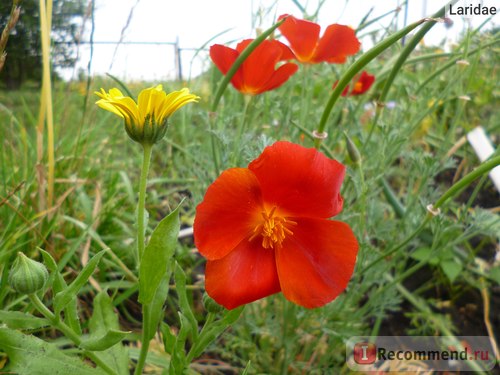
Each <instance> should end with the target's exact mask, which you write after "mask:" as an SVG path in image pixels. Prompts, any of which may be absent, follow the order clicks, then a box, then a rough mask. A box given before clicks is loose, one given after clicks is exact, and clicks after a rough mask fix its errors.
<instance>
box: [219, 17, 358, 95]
mask: <svg viewBox="0 0 500 375" xmlns="http://www.w3.org/2000/svg"><path fill="white" fill-rule="evenodd" d="M285 17H286V20H285V21H284V22H283V24H281V26H280V27H279V30H280V31H281V33H282V34H283V36H284V37H285V38H286V39H287V40H288V43H289V44H290V48H289V47H287V46H286V45H284V44H283V43H281V42H279V41H277V40H265V41H263V42H262V43H261V44H260V45H259V46H258V47H257V48H256V49H255V50H254V51H253V52H252V53H251V54H250V56H249V57H248V58H247V59H246V60H245V61H244V62H243V64H242V65H241V66H240V68H239V69H238V71H237V72H236V74H235V75H234V76H233V77H232V79H231V83H232V85H233V86H234V87H235V88H236V89H237V90H238V91H240V92H242V93H244V94H250V95H257V94H261V93H263V92H265V91H269V90H273V89H275V88H277V87H279V86H281V85H282V84H284V83H285V82H286V81H287V80H288V79H289V78H290V77H291V76H292V75H293V74H294V73H295V72H296V71H297V69H298V66H297V65H296V64H294V63H290V62H285V61H289V60H293V59H295V60H297V61H299V62H301V63H307V64H315V63H320V62H327V63H344V62H345V61H346V59H347V57H348V56H351V55H354V54H355V53H357V52H358V51H359V48H360V43H359V40H358V39H357V38H356V35H355V32H354V30H353V29H351V28H350V27H348V26H344V25H338V24H333V25H330V26H328V27H327V28H326V30H325V32H324V34H323V36H322V37H320V31H321V27H320V26H319V25H318V24H316V23H314V22H310V21H306V20H301V19H297V18H295V17H293V16H290V15H287V14H284V15H282V16H280V17H279V20H282V19H283V18H285ZM252 41H253V39H246V40H244V41H242V42H241V43H239V44H238V45H237V46H236V49H232V48H229V47H226V46H223V45H220V44H215V45H213V46H211V47H210V57H211V59H212V61H213V62H214V63H215V65H216V66H217V68H218V69H219V70H220V71H221V72H222V74H227V72H228V71H229V69H230V68H231V66H232V65H233V63H234V62H235V61H236V59H237V58H238V57H239V55H240V54H241V52H242V51H243V50H244V49H245V48H246V47H247V46H248V45H249V44H250V43H251V42H252ZM279 64H281V65H279Z"/></svg>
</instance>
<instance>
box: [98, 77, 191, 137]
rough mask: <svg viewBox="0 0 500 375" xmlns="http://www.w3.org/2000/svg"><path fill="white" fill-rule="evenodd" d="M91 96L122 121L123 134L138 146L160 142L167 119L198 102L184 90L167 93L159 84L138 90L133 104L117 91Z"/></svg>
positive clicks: (115, 89)
mask: <svg viewBox="0 0 500 375" xmlns="http://www.w3.org/2000/svg"><path fill="white" fill-rule="evenodd" d="M95 94H96V95H97V96H99V97H100V98H101V99H100V100H98V101H97V102H96V104H97V105H98V106H99V107H101V108H103V109H105V110H107V111H110V112H112V113H114V114H115V115H117V116H120V117H121V118H123V119H124V120H125V130H126V131H127V134H128V135H129V136H130V138H132V139H133V140H134V141H136V142H139V143H142V144H144V143H147V144H153V143H156V142H158V141H159V140H161V139H162V138H163V137H164V136H165V133H166V131H167V125H168V118H169V117H170V116H171V115H172V114H173V113H174V112H175V111H177V110H178V109H179V108H181V107H182V106H184V105H186V104H187V103H191V102H197V101H198V100H199V99H200V98H199V97H198V96H196V95H193V94H191V93H189V89H187V88H184V89H182V90H180V91H173V92H171V93H169V94H167V93H165V91H163V86H162V85H157V86H155V87H150V88H148V89H144V90H142V91H141V92H140V94H139V98H138V100H137V103H136V102H135V100H134V99H132V98H131V97H129V96H124V95H123V94H122V92H121V91H120V90H118V89H117V88H113V89H111V90H109V93H107V92H106V91H104V89H101V91H100V92H96V93H95Z"/></svg>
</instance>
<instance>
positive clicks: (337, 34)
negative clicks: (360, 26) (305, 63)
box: [314, 24, 361, 63]
mask: <svg viewBox="0 0 500 375" xmlns="http://www.w3.org/2000/svg"><path fill="white" fill-rule="evenodd" d="M360 46H361V43H360V42H359V40H358V38H356V33H355V31H354V30H353V29H351V28H350V27H349V26H344V25H338V24H333V25H330V26H328V27H327V28H326V30H325V33H324V34H323V36H322V37H321V39H320V41H319V43H318V48H316V53H315V54H314V62H320V61H326V62H329V63H344V62H345V61H346V59H347V56H350V55H354V54H355V53H357V52H358V51H359V48H360Z"/></svg>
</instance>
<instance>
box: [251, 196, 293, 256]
mask: <svg viewBox="0 0 500 375" xmlns="http://www.w3.org/2000/svg"><path fill="white" fill-rule="evenodd" d="M275 213H276V206H274V207H273V208H272V209H271V211H269V212H267V211H262V212H261V215H262V219H263V221H262V222H261V223H260V224H258V225H257V226H256V227H255V228H254V230H253V234H252V236H251V237H250V238H249V239H248V240H249V241H252V240H253V239H255V238H256V237H258V236H259V235H261V236H262V247H263V248H264V249H269V248H271V249H274V248H275V247H276V248H277V249H279V248H281V246H282V243H283V241H284V240H285V238H286V236H287V235H288V236H290V235H293V232H292V231H291V230H290V229H289V228H288V226H290V225H292V226H293V225H297V223H296V222H295V221H292V220H289V219H286V218H285V217H282V216H279V215H276V214H275Z"/></svg>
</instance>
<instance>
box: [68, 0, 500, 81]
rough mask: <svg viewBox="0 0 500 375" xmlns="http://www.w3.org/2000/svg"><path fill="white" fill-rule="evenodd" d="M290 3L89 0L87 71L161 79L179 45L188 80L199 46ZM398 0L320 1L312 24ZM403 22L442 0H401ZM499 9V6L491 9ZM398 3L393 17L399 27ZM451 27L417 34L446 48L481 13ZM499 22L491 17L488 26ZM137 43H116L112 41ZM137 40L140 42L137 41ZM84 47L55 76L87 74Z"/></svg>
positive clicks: (262, 22) (236, 36)
mask: <svg viewBox="0 0 500 375" xmlns="http://www.w3.org/2000/svg"><path fill="white" fill-rule="evenodd" d="M319 2H320V1H319V0H297V1H296V2H295V3H300V4H305V5H304V6H305V8H306V11H307V13H308V14H313V13H315V11H316V9H317V8H318V3H319ZM479 2H481V3H482V4H483V5H484V6H498V5H499V4H498V0H482V1H480V0H459V2H458V3H457V4H456V6H467V5H469V4H472V5H476V4H477V3H479ZM295 3H294V1H292V0H182V1H173V0H95V16H94V17H95V29H94V42H95V44H94V51H93V57H92V63H91V74H92V75H95V74H99V75H103V74H105V73H110V74H112V75H114V76H117V77H119V78H120V79H123V80H126V81H132V80H148V81H161V80H168V79H172V78H175V77H176V74H177V70H176V58H175V52H174V51H175V48H174V46H173V45H170V44H160V43H173V42H176V41H178V43H179V46H180V47H181V49H182V51H181V70H182V77H183V79H189V77H194V76H196V75H198V74H199V73H200V72H202V71H203V70H204V69H206V68H207V66H208V64H210V61H209V59H208V58H207V55H208V52H207V50H206V49H204V50H199V49H200V48H201V47H202V46H206V47H207V48H208V47H209V46H210V45H212V44H214V43H220V44H227V45H230V46H232V47H234V46H235V45H236V43H237V42H238V41H240V40H242V39H245V38H254V37H255V35H256V29H259V28H260V29H263V30H265V29H267V28H269V27H270V26H272V24H273V21H274V20H275V19H276V18H277V17H278V16H279V15H281V14H284V13H288V14H292V15H294V16H296V17H300V18H301V17H302V11H301V10H300V9H299V7H298V6H297V5H296V4H295ZM403 3H404V1H403V0H347V1H346V0H325V1H324V2H323V6H322V7H321V9H320V11H319V16H318V23H319V24H320V25H321V26H322V27H326V26H328V25H329V24H331V23H340V24H345V25H349V26H352V27H356V26H357V25H358V24H359V23H360V21H361V20H362V19H363V17H364V16H365V15H366V14H367V13H368V12H369V11H370V9H372V8H373V11H372V13H371V16H370V18H374V17H376V16H379V15H382V14H384V13H386V12H388V11H390V10H393V9H396V8H397V7H398V6H399V5H400V4H403ZM408 4H409V6H408V20H407V22H408V23H411V22H414V21H417V20H418V19H420V18H422V17H424V16H426V15H431V14H432V13H434V12H435V11H437V10H438V9H439V8H440V7H442V6H443V5H444V4H446V1H442V0H429V1H427V0H408ZM499 12H500V10H499ZM404 13H405V9H404V8H403V9H402V10H401V11H400V12H399V13H398V16H397V18H396V22H397V23H398V26H399V27H400V28H401V27H403V26H404ZM450 18H451V19H452V20H453V21H454V25H453V27H452V28H450V29H447V28H446V27H445V26H444V24H438V25H436V26H435V27H434V28H433V29H432V30H431V32H430V33H429V34H427V36H426V38H425V39H424V41H425V43H426V44H427V45H438V44H440V43H441V42H442V41H443V40H447V43H446V44H447V47H449V45H450V44H451V43H452V42H453V41H454V40H456V39H457V35H459V34H460V33H461V32H463V30H464V29H465V28H467V27H468V25H471V26H473V27H476V26H478V25H480V24H481V23H482V22H484V21H485V20H486V19H487V17H486V16H473V17H472V18H470V17H467V18H466V19H464V18H463V17H462V16H458V15H456V16H450ZM391 20H394V17H393V16H392V15H391V16H388V17H385V18H384V19H383V20H381V21H380V22H378V23H377V24H374V25H373V29H380V28H381V27H384V26H387V25H388V23H389V22H391ZM499 24H500V16H499V15H497V16H495V17H494V18H493V19H492V20H490V21H489V22H488V24H487V26H488V27H491V26H493V25H497V26H498V25H499ZM85 26H86V27H85V30H86V32H85V34H84V37H83V40H87V41H88V40H89V35H90V30H91V23H90V21H88V22H87V23H86V25H85ZM120 40H121V41H123V42H128V43H139V44H125V43H123V44H119V45H118V44H116V43H117V42H119V41H120ZM140 43H144V44H140ZM362 46H363V49H365V50H366V49H367V48H369V47H371V40H370V39H369V38H367V39H363V40H362ZM89 59H90V46H89V45H88V44H82V45H81V46H80V49H79V62H78V64H77V66H76V68H75V69H74V70H67V71H65V72H64V73H63V75H64V77H65V78H72V77H76V75H77V72H78V70H79V69H83V70H85V71H87V66H88V63H89Z"/></svg>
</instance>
